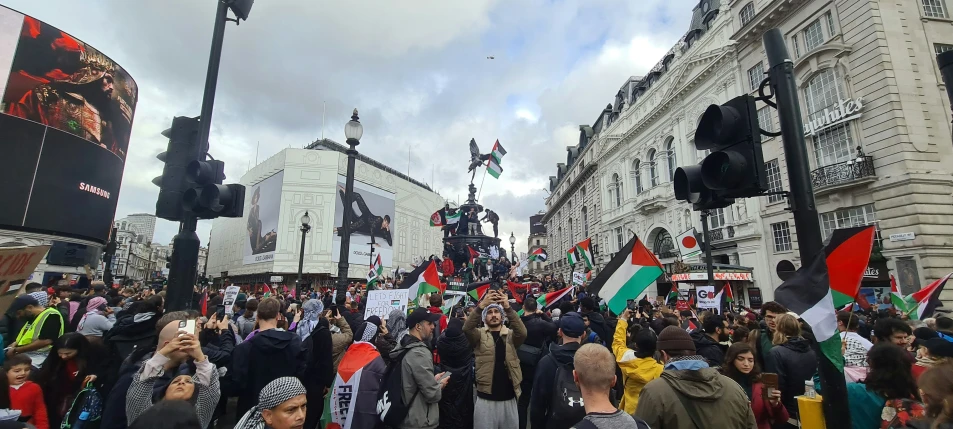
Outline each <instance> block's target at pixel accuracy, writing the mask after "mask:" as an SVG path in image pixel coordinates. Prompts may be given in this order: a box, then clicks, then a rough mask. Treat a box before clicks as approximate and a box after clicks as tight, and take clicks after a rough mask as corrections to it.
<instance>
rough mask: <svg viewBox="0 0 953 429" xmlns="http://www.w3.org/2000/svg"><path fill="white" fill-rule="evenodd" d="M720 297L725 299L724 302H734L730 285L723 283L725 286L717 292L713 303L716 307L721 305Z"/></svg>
mask: <svg viewBox="0 0 953 429" xmlns="http://www.w3.org/2000/svg"><path fill="white" fill-rule="evenodd" d="M676 294H677V293H676ZM721 297H725V301H727V302H735V294H734V292H732V291H731V283H728V282H725V285H724V286H723V287H722V288H721V290H720V291H719V292H718V295H715V302H717V303H718V305H721Z"/></svg>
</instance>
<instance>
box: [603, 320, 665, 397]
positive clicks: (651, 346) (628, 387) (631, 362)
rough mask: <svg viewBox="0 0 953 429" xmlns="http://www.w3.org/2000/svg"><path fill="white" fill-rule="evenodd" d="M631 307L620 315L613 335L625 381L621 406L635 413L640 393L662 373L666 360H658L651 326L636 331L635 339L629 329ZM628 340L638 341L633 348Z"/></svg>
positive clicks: (616, 355)
mask: <svg viewBox="0 0 953 429" xmlns="http://www.w3.org/2000/svg"><path fill="white" fill-rule="evenodd" d="M630 316H631V311H629V310H628V309H626V310H625V311H624V312H622V315H621V316H619V322H618V324H616V327H615V334H614V335H613V338H612V354H613V355H615V361H616V364H617V365H619V369H621V370H622V380H621V381H622V385H623V387H624V388H625V393H624V394H623V396H622V401H621V402H619V409H622V410H624V411H625V412H626V413H628V414H632V413H635V409H636V408H637V407H638V405H639V394H641V393H642V388H643V387H645V385H646V384H648V382H650V381H652V380H655V379H656V378H659V376H660V375H662V364H660V363H659V362H658V361H656V360H655V358H654V357H653V356H654V355H655V344H656V336H655V332H654V331H652V329H650V328H643V329H640V330H638V332H635V333H634V338H631V340H630V339H629V338H628V336H627V335H626V333H627V332H628V330H629V322H628V320H629V317H630ZM628 344H633V345H635V347H636V349H635V350H633V349H632V348H630V347H629V346H628Z"/></svg>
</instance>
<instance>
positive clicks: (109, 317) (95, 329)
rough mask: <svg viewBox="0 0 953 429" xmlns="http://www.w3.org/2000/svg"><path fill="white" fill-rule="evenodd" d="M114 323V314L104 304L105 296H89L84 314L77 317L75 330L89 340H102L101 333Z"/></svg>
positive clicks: (110, 327)
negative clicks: (79, 317)
mask: <svg viewBox="0 0 953 429" xmlns="http://www.w3.org/2000/svg"><path fill="white" fill-rule="evenodd" d="M115 324H116V316H115V315H113V311H112V309H111V308H109V306H108V305H107V304H106V298H103V297H101V296H97V297H93V298H90V300H89V303H88V304H86V314H84V315H83V317H82V318H81V319H79V325H78V326H77V328H76V332H79V333H80V334H83V335H85V336H86V338H87V339H89V340H90V341H95V342H100V343H101V342H102V339H103V334H105V333H106V332H107V331H109V330H110V329H112V328H113V325H115Z"/></svg>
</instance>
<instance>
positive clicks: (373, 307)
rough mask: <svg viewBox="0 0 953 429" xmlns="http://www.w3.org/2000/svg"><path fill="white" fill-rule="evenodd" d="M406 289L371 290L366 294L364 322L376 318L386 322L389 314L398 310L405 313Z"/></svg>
mask: <svg viewBox="0 0 953 429" xmlns="http://www.w3.org/2000/svg"><path fill="white" fill-rule="evenodd" d="M408 292H409V290H407V289H390V290H372V291H370V292H368V293H367V306H366V307H365V309H364V320H367V318H368V317H371V316H377V317H380V318H381V320H387V317H388V316H390V312H391V311H394V310H400V311H403V312H404V313H406V312H407V293H408Z"/></svg>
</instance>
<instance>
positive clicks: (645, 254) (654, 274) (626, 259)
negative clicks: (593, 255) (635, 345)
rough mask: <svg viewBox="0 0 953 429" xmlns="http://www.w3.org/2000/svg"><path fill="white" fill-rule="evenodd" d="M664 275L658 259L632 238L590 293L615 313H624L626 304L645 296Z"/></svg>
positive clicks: (634, 237) (602, 272) (593, 285)
mask: <svg viewBox="0 0 953 429" xmlns="http://www.w3.org/2000/svg"><path fill="white" fill-rule="evenodd" d="M662 273H663V271H662V264H660V263H659V261H658V258H656V257H655V255H653V254H652V252H650V251H649V249H647V248H645V245H644V244H642V240H639V237H638V236H635V235H633V236H632V239H630V240H629V242H628V243H626V244H625V246H622V250H620V251H619V252H618V253H616V255H615V257H614V258H612V260H611V261H609V263H608V264H607V265H606V267H605V268H604V269H603V270H602V271H601V272H600V273H599V275H598V276H596V278H595V279H594V280H593V281H592V283H590V284H589V292H590V293H592V294H593V295H596V296H599V297H600V298H602V299H604V300H606V303H607V304H608V305H609V310H612V312H613V313H615V314H622V312H623V311H625V308H626V301H627V300H629V299H635V298H638V297H639V296H641V295H642V294H643V293H645V290H646V289H647V288H648V287H649V286H651V285H652V284H654V283H655V279H657V278H659V276H661V275H662Z"/></svg>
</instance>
